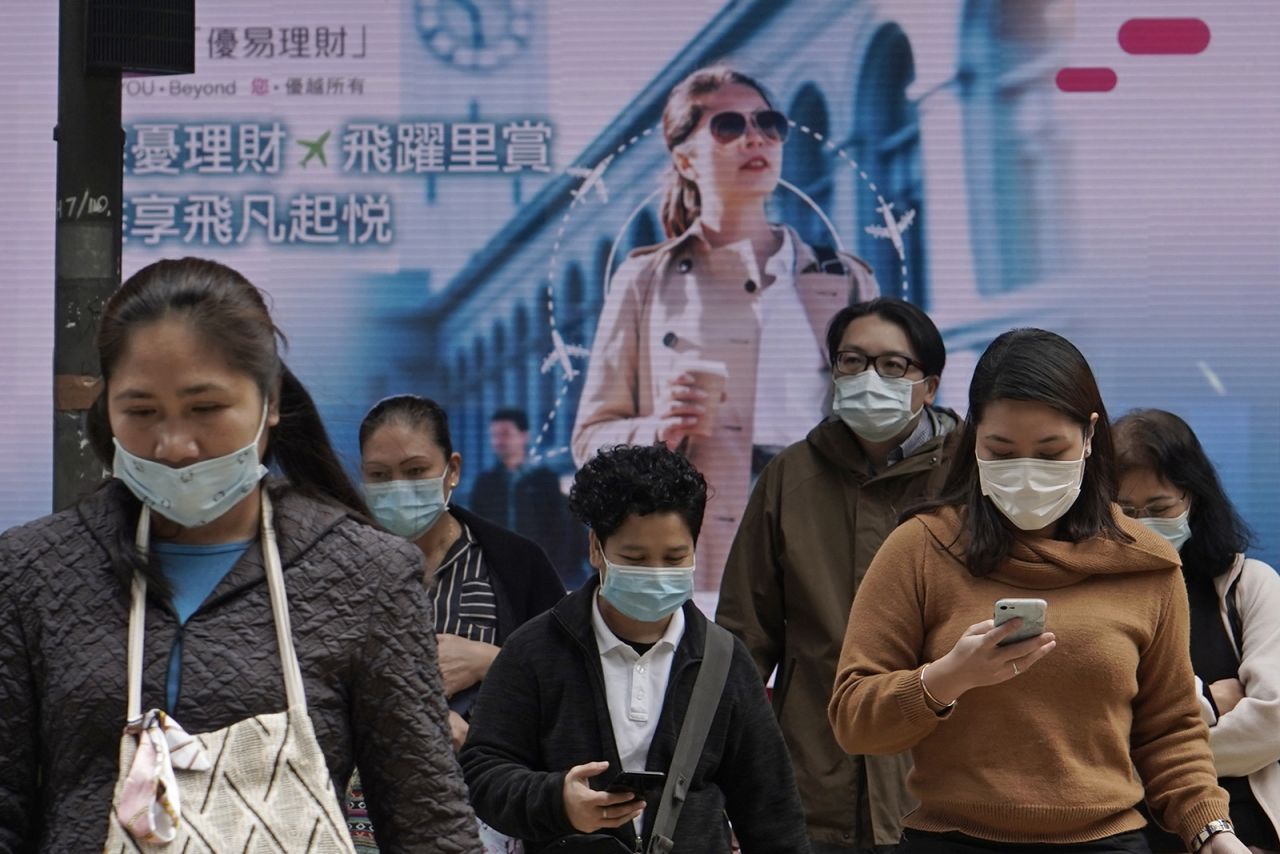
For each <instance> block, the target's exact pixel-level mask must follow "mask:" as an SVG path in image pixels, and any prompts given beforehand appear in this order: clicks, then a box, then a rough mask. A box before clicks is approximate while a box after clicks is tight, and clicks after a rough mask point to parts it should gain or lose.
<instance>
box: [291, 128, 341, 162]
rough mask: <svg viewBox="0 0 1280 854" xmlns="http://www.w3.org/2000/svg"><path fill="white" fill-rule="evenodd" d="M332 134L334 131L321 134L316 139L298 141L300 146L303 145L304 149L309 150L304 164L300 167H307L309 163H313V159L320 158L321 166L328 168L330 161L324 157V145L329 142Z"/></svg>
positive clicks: (303, 159) (304, 158) (303, 160)
mask: <svg viewBox="0 0 1280 854" xmlns="http://www.w3.org/2000/svg"><path fill="white" fill-rule="evenodd" d="M331 133H333V131H328V130H327V131H325V132H324V133H322V134H320V136H319V137H318V138H316V139H299V140H297V143H298V145H301V146H302V147H303V148H305V149H306V150H307V153H306V156H304V157H303V158H302V162H301V163H299V164H298V165H299V166H306V165H307V163H309V162H310V161H311V158H313V157H318V158H320V165H321V166H328V165H329V160H328V158H326V157H325V155H324V144H325V143H326V142H328V141H329V134H331Z"/></svg>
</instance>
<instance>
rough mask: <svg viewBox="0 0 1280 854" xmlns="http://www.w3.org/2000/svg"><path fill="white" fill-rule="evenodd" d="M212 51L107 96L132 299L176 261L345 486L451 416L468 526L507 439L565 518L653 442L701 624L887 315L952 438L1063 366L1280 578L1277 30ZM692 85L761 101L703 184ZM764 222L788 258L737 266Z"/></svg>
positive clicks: (729, 27)
mask: <svg viewBox="0 0 1280 854" xmlns="http://www.w3.org/2000/svg"><path fill="white" fill-rule="evenodd" d="M45 5H47V4H45ZM55 12H56V10H39V11H38V12H36V13H35V14H32V15H29V14H27V12H26V11H24V12H22V17H21V22H18V21H17V20H14V21H12V22H9V21H8V19H10V18H15V16H17V14H18V13H17V10H13V11H6V13H5V15H4V18H5V19H6V23H7V24H8V23H12V24H13V26H6V27H5V28H2V29H5V30H6V32H5V34H4V35H3V38H4V39H5V41H6V43H8V48H9V49H8V50H6V51H5V52H4V53H3V54H2V55H0V64H3V65H4V66H5V67H6V70H7V72H8V73H7V74H6V77H7V79H10V80H11V81H19V84H18V85H13V86H10V87H8V88H6V90H5V94H4V95H3V96H0V98H4V99H6V100H7V101H8V102H10V103H9V107H10V109H9V110H8V111H7V112H8V114H9V115H13V116H19V117H21V118H20V121H17V122H15V123H14V124H13V125H12V126H10V127H8V128H6V129H5V131H4V133H5V142H4V144H5V150H6V151H7V152H8V153H9V155H10V162H11V164H14V165H13V166H12V167H11V168H10V169H9V170H6V175H5V177H4V178H3V179H2V180H3V181H4V182H5V184H6V187H7V194H8V196H9V198H10V200H11V207H10V209H9V212H8V215H7V216H5V217H4V219H3V233H4V235H5V242H6V245H7V246H9V247H11V249H10V253H9V254H10V258H11V262H12V266H11V268H10V274H11V278H10V284H9V287H10V293H11V294H12V295H14V296H12V297H11V300H10V308H11V310H10V311H8V312H6V313H4V314H3V315H2V316H0V348H3V349H4V359H3V368H0V370H3V371H4V372H5V388H6V390H7V391H8V392H9V395H10V398H11V400H12V401H13V404H12V405H11V406H9V407H6V410H7V411H6V414H5V416H4V418H5V420H4V421H3V422H0V423H2V424H3V434H2V435H0V441H3V443H4V444H3V446H2V447H3V448H4V449H5V450H6V453H5V454H3V455H0V490H2V491H3V494H0V524H3V525H9V524H13V523H16V522H19V521H22V520H24V519H26V518H29V517H32V516H35V515H38V514H40V513H42V512H44V511H46V510H47V509H48V506H49V487H48V484H49V481H50V466H51V465H52V463H51V461H50V459H49V457H48V455H47V448H48V446H49V441H48V428H49V423H50V418H49V406H50V404H49V400H48V387H49V381H48V365H49V354H50V348H51V341H52V324H53V319H52V298H51V291H52V281H53V271H52V234H53V213H52V210H50V206H49V205H48V204H47V202H48V200H49V199H51V198H52V193H51V190H52V187H53V173H52V166H53V155H52V143H51V142H50V140H49V135H48V131H49V128H51V126H52V123H53V113H54V107H53V105H54V94H55V93H54V85H53V76H54V70H55V68H56V50H55V46H56V36H57V22H56V15H55ZM197 25H198V28H199V29H198V31H197V34H196V36H197V63H196V69H197V70H196V73H195V74H194V75H191V76H184V77H174V78H129V79H127V80H126V81H125V84H124V86H125V116H124V123H125V129H126V144H125V163H126V179H125V203H126V204H125V210H124V215H125V217H126V219H125V222H124V235H125V241H126V242H125V246H124V267H125V274H126V275H128V274H129V273H130V272H132V271H134V270H136V269H138V268H139V267H141V266H143V265H145V264H147V263H148V262H150V261H152V260H154V259H156V258H160V257H172V256H180V255H188V254H193V255H202V256H208V257H212V258H216V259H218V260H221V261H223V262H225V263H227V264H230V265H231V266H233V267H236V268H238V269H240V270H241V271H243V272H244V273H245V274H246V275H248V277H249V278H250V279H251V280H252V281H254V282H255V283H256V284H258V285H259V286H260V287H262V288H263V289H265V290H266V291H267V292H268V293H269V294H270V295H271V297H272V299H273V301H274V308H275V311H276V316H277V319H278V322H279V323H280V325H281V326H282V328H283V329H284V331H285V333H286V334H287V335H288V338H289V342H290V349H289V355H288V359H289V361H290V363H291V366H292V367H293V368H294V370H295V371H296V372H297V373H298V374H299V376H300V377H301V378H302V379H303V381H304V382H306V383H307V384H308V385H309V387H310V388H311V390H312V392H313V394H314V395H315V397H316V398H317V401H318V403H319V405H320V407H321V410H322V412H323V414H324V415H325V416H326V419H327V421H328V423H329V426H330V429H331V432H332V434H333V436H334V438H335V440H336V443H337V444H338V445H339V447H340V448H341V450H342V451H343V452H344V454H345V456H346V458H347V460H348V461H349V462H350V463H351V464H352V470H353V472H354V471H355V463H356V461H357V458H358V448H357V446H356V428H357V426H358V424H359V421H360V418H361V416H362V415H363V413H364V412H365V411H366V410H367V409H368V408H369V406H370V405H372V404H373V403H374V402H375V401H376V400H378V399H379V398H381V397H383V396H385V395H388V394H393V393H398V392H415V393H419V394H424V395H427V396H429V397H432V398H434V399H436V400H438V401H439V402H440V403H441V404H443V405H444V407H445V409H446V410H447V411H448V413H449V416H450V419H451V423H452V427H453V434H454V444H455V446H456V447H457V449H458V450H459V451H460V452H461V453H462V456H463V459H464V463H463V485H462V488H461V495H462V502H461V503H464V504H465V503H467V501H468V500H469V498H470V496H471V494H472V492H473V491H474V485H475V484H476V483H477V481H478V479H479V476H480V474H481V473H482V472H483V471H485V470H486V469H491V468H493V467H495V466H496V465H498V463H497V458H496V456H495V450H494V445H493V442H494V441H495V440H494V439H493V438H492V437H491V436H490V419H491V417H492V415H493V413H495V412H496V411H498V410H500V409H517V410H521V411H523V412H524V413H526V414H527V416H528V428H529V429H528V434H529V444H530V451H529V452H530V456H531V462H530V463H528V465H529V466H531V467H540V468H541V469H545V470H549V472H550V473H551V474H552V475H554V476H555V477H556V478H558V480H559V482H560V483H561V484H562V485H563V484H565V483H567V481H568V478H569V477H570V476H571V474H572V472H573V471H574V469H575V467H576V465H578V464H580V462H581V461H582V460H583V459H584V458H585V456H587V455H589V454H590V453H592V452H594V450H595V449H596V448H598V447H600V446H602V445H604V444H608V443H611V442H615V441H630V442H652V441H660V440H666V441H669V443H670V444H672V445H673V446H676V447H681V448H683V449H684V450H685V451H686V452H687V453H689V454H690V456H691V458H693V459H694V460H695V461H697V462H698V464H699V466H700V467H702V468H703V469H704V471H706V472H707V473H708V476H709V478H710V479H711V481H712V486H713V488H714V490H715V497H714V498H713V500H712V503H711V505H710V507H709V508H708V522H707V528H706V529H705V534H704V541H703V543H702V544H701V548H700V560H699V567H700V572H699V574H700V576H701V579H700V585H701V587H702V588H703V589H704V590H706V591H712V590H714V589H716V586H717V580H718V572H719V563H720V562H721V561H722V560H723V552H724V549H725V548H726V547H727V545H728V540H729V538H731V536H732V532H733V529H734V528H735V527H736V522H737V518H738V514H739V513H740V511H741V509H742V505H743V503H744V502H745V498H746V494H747V491H748V490H749V488H750V484H751V478H752V474H753V470H758V467H759V465H760V463H761V462H762V461H763V460H764V459H767V458H768V456H769V454H771V453H773V452H774V451H776V449H777V448H779V447H781V446H784V445H785V444H787V443H789V442H793V441H796V440H798V439H800V438H802V437H803V436H804V434H805V432H806V431H807V430H808V429H809V428H810V427H811V426H812V425H813V424H814V423H816V422H817V421H818V420H819V419H820V418H821V417H822V416H823V414H824V411H825V410H824V407H825V406H826V405H827V404H826V402H825V401H826V394H827V391H828V382H829V381H828V380H827V376H826V374H825V373H824V372H823V371H824V363H823V355H822V328H823V325H824V324H825V321H826V319H827V318H828V317H829V316H830V314H831V313H832V312H833V311H834V310H835V308H838V307H839V305H841V304H843V303H844V302H847V301H848V300H849V299H851V298H855V297H857V296H865V295H866V294H868V293H870V292H872V291H873V290H878V292H879V293H882V294H889V295H894V296H902V297H905V298H907V299H910V300H912V301H914V302H916V303H917V304H919V305H921V306H923V307H924V308H925V309H926V310H927V311H928V312H929V313H930V314H931V316H932V317H933V318H934V320H935V321H936V322H937V324H938V326H939V327H940V328H941V329H942V331H943V333H944V336H945V340H946V343H947V347H948V364H947V369H946V373H945V375H944V377H943V382H942V390H941V393H940V396H939V402H940V403H941V404H942V405H945V406H949V407H952V408H954V409H956V410H959V411H963V409H964V404H965V390H966V387H967V383H968V379H969V373H970V371H971V369H972V366H973V364H974V362H975V360H976V358H977V356H978V354H979V353H981V351H982V349H983V348H984V347H985V346H986V344H987V343H988V342H989V341H990V340H991V339H992V338H993V337H994V336H996V335H997V334H999V333H1000V332H1002V331H1004V330H1006V329H1008V328H1010V327H1014V326H1029V325H1030V326H1042V327H1046V328H1049V329H1053V330H1055V331H1058V332H1060V333H1062V334H1064V335H1066V336H1067V337H1068V338H1070V339H1071V340H1072V341H1074V342H1075V343H1076V344H1077V345H1078V346H1079V347H1080V348H1081V349H1082V350H1083V351H1084V352H1085V354H1086V355H1087V356H1088V357H1089V359H1090V361H1091V363H1092V365H1093V367H1094V369H1095V371H1096V372H1097V374H1098V376H1099V379H1100V381H1101V383H1102V387H1103V392H1104V394H1105V396H1106V401H1107V405H1108V407H1109V409H1110V411H1111V413H1112V415H1113V416H1114V415H1118V414H1120V413H1123V412H1124V411H1126V410H1128V409H1130V408H1132V407H1137V406H1158V407H1162V408H1167V409H1171V410H1173V411H1175V412H1178V413H1180V414H1181V415H1183V416H1184V417H1185V418H1186V419H1187V420H1188V421H1189V422H1190V423H1191V424H1192V426H1193V427H1194V428H1195V429H1196V430H1197V432H1198V433H1199V435H1200V437H1201V438H1202V440H1203V441H1204V443H1205V445H1206V447H1207V448H1208V450H1209V452H1210V454H1211V456H1212V457H1213V459H1214V460H1215V462H1216V463H1217V464H1218V466H1219V469H1220V472H1221V473H1222V476H1223V479H1224V481H1225V483H1226V486H1227V488H1228V491H1229V493H1230V495H1231V496H1232V498H1233V499H1234V500H1235V501H1236V502H1237V504H1238V505H1239V507H1240V509H1241V510H1242V511H1243V513H1244V515H1245V517H1246V518H1247V520H1248V521H1249V522H1250V523H1251V524H1252V526H1253V527H1254V528H1255V530H1256V531H1257V533H1258V534H1259V541H1258V545H1259V548H1258V552H1259V556H1261V557H1264V558H1267V559H1269V560H1270V561H1271V562H1272V563H1275V562H1276V561H1277V559H1280V549H1278V547H1277V536H1278V535H1280V484H1278V483H1277V480H1278V477H1277V476H1278V475H1280V431H1278V428H1277V424H1280V379H1278V378H1277V375H1276V372H1275V370H1274V368H1273V366H1274V365H1275V364H1276V363H1277V362H1280V345H1278V344H1277V343H1276V338H1275V335H1274V333H1273V327H1274V325H1275V322H1276V318H1277V316H1278V315H1277V310H1276V309H1277V307H1278V298H1277V290H1276V284H1277V281H1276V280H1277V274H1278V273H1280V241H1278V240H1277V239H1276V237H1277V226H1280V166H1278V165H1277V160H1276V157H1275V140H1276V138H1277V133H1278V132H1280V114H1277V112H1276V111H1275V110H1274V109H1273V108H1272V106H1271V104H1272V99H1271V98H1270V96H1269V94H1268V93H1271V92H1273V91H1274V89H1275V88H1276V86H1277V85H1278V84H1280V58H1278V57H1277V55H1276V53H1275V51H1274V50H1273V45H1274V44H1275V43H1276V42H1277V41H1278V40H1280V8H1277V7H1275V6H1274V4H1270V3H1266V2H1240V1H1239V0H1233V2H1217V3H1207V2H1203V0H1201V2H1190V1H1189V0H1124V2H1114V0H1075V2H1072V0H967V2H959V0H957V2H953V3H937V2H933V0H895V2H887V0H881V1H880V2H877V0H861V2H845V1H844V0H842V2H835V0H830V2H828V0H792V2H784V0H754V2H753V0H735V2H729V3H721V2H714V3H713V2H693V0H650V2H646V3H623V2H603V3H602V2H598V0H554V1H553V2H552V1H551V0H548V2H531V0H492V2H490V0H476V2H462V0H386V1H385V2H377V3H350V2H334V1H333V0H326V2H305V3H303V2H297V1H296V0H279V2H275V3H269V4H267V3H259V2H250V0H205V2H201V3H199V4H198V7H197ZM709 66H727V67H729V68H731V69H733V70H735V71H737V72H740V73H742V74H743V75H746V76H747V78H750V80H751V81H753V82H754V83H758V84H759V88H758V89H757V88H756V87H755V86H754V85H750V86H747V89H749V90H750V91H748V92H747V93H746V94H745V95H744V94H743V92H742V91H741V88H740V89H739V90H734V89H733V88H732V87H729V88H728V89H725V88H723V87H722V88H720V89H718V90H717V91H718V92H719V95H716V96H714V97H728V96H726V95H725V92H729V93H730V95H732V93H733V92H734V91H737V92H738V94H739V96H741V97H739V98H738V99H737V100H736V101H735V100H733V98H732V97H729V100H728V101H724V102H717V104H718V106H717V105H716V104H711V103H710V101H708V100H707V99H708V98H713V96H711V95H706V94H705V93H704V94H703V95H698V96H697V97H695V98H694V99H693V100H694V102H696V103H695V104H694V106H696V107H698V108H700V109H708V110H710V109H713V108H714V110H715V111H716V112H717V113H718V114H719V116H720V118H719V120H718V124H717V126H716V131H715V136H714V142H715V145H718V146H720V148H718V149H715V150H711V149H706V150H701V149H699V150H696V151H695V150H693V149H691V148H689V147H687V146H683V145H682V140H681V139H680V138H679V136H680V128H679V127H678V126H674V125H672V120H673V118H674V119H678V118H680V116H681V111H680V109H679V108H680V104H679V103H677V102H676V101H677V100H678V98H673V96H672V93H673V91H676V92H677V93H678V92H679V91H681V90H679V89H678V88H677V87H678V86H679V84H680V83H681V81H684V80H686V79H687V78H688V77H689V76H690V75H691V74H693V73H694V72H696V71H697V70H698V69H702V68H707V67H709ZM752 93H756V94H752ZM700 98H701V99H702V100H701V101H699V99H700ZM708 104H710V106H708ZM668 107H670V109H668ZM664 109H665V110H667V113H668V122H667V125H666V126H664V123H663V113H664ZM779 114H780V115H779ZM726 115H728V116H729V117H728V118H725V117H724V116H726ZM688 116H689V114H688V111H687V110H686V111H685V113H684V117H685V118H688ZM735 117H736V118H735ZM677 124H678V122H677ZM784 138H785V142H784V141H783V139H784ZM753 146H755V147H753ZM671 147H674V148H675V151H674V152H673V151H672V150H670V148H671ZM725 152H728V154H726V153H725ZM724 157H730V158H733V157H737V158H738V160H735V161H733V163H732V164H731V165H732V168H733V170H736V171H733V173H732V174H729V173H728V172H727V171H726V170H727V169H728V168H729V167H727V166H725V162H726V161H723V158H724ZM716 158H721V159H720V160H717V159H716ZM19 164H21V167H20V168H19ZM681 180H683V181H684V182H685V184H684V185H679V184H678V182H679V181H681ZM673 183H675V184H677V186H676V187H675V189H674V190H672V189H670V188H671V187H672V185H673ZM688 185H692V186H693V187H694V188H695V189H696V190H697V192H696V193H694V194H693V195H690V191H689V190H688ZM762 188H763V189H762ZM682 193H683V196H682ZM753 194H754V195H753ZM677 197H679V198H677ZM672 198H676V199H677V201H679V200H680V198H683V202H682V204H681V205H678V206H677V207H680V208H681V209H682V210H683V211H684V214H685V215H683V216H673V215H672V212H673V208H672V205H671V203H670V202H671V199H672ZM744 199H745V200H746V201H744ZM690 201H692V202H693V203H692V204H690V203H689V202H690ZM761 210H762V211H763V218H762V219H761V218H759V217H758V214H759V212H760V211H761ZM677 213H678V211H677ZM757 220H759V221H760V222H764V223H767V224H771V226H768V234H769V235H770V240H772V241H773V243H772V244H770V245H769V247H768V251H766V252H763V253H762V252H761V251H760V245H761V244H760V242H759V241H756V242H755V243H751V242H750V241H748V242H747V243H745V244H744V243H742V242H741V241H738V242H735V241H734V240H732V239H727V240H723V241H722V240H719V239H718V238H719V237H723V236H725V235H729V236H730V237H732V236H733V235H734V234H736V233H739V232H741V233H742V234H747V233H749V232H750V227H749V226H750V225H751V223H752V222H755V221H757ZM735 229H737V230H738V231H735ZM767 242H768V241H766V243H767ZM753 247H754V249H755V250H756V251H752V249H753ZM851 256H853V257H851ZM855 258H856V259H857V260H854V259H855ZM864 265H865V266H864ZM872 275H873V276H874V283H873V282H872ZM779 282H782V283H785V285H786V287H774V285H777V284H778V283H779ZM681 377H684V378H685V379H684V380H680V378H681ZM690 377H692V379H689V378H690ZM682 382H683V383H686V384H692V385H695V386H697V387H698V389H699V390H700V391H701V392H704V393H707V399H708V400H711V401H712V405H711V406H710V407H709V408H710V409H712V410H713V412H711V413H710V414H709V415H708V417H707V419H706V420H705V421H700V422H699V423H697V424H687V423H684V422H683V421H682V419H681V415H680V409H679V405H678V404H679V401H678V399H676V398H673V396H672V394H671V393H670V391H669V390H670V388H671V387H672V386H673V385H680V384H681V383H682ZM677 397H678V396H677ZM509 521H510V520H509ZM574 548H575V549H577V551H576V552H566V554H565V556H564V557H563V559H562V560H563V561H568V562H572V561H576V560H580V554H581V551H580V543H578V545H576V546H575V547H574ZM575 554H576V555H577V557H575V556H574V555H575ZM578 568H579V569H580V567H578Z"/></svg>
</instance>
